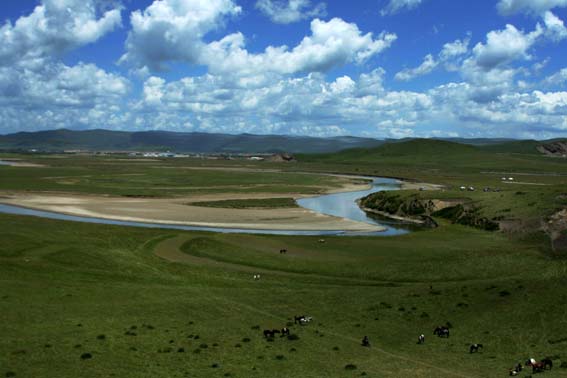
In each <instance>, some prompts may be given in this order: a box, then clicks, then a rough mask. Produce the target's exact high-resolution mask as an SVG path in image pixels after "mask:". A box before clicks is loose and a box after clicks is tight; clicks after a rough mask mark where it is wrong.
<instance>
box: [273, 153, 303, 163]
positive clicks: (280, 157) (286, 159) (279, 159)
mask: <svg viewBox="0 0 567 378" xmlns="http://www.w3.org/2000/svg"><path fill="white" fill-rule="evenodd" d="M266 161H269V162H272V163H295V162H297V159H296V158H295V156H293V155H291V154H288V153H282V154H275V155H272V156H270V157H269V158H267V159H266Z"/></svg>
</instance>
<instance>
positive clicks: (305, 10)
mask: <svg viewBox="0 0 567 378" xmlns="http://www.w3.org/2000/svg"><path fill="white" fill-rule="evenodd" d="M256 8H257V9H259V10H260V11H261V12H262V13H264V14H265V15H266V16H268V17H269V18H270V19H271V20H272V21H273V22H275V23H277V24H290V23H293V22H297V21H301V20H305V19H309V18H313V17H324V16H326V15H327V5H326V4H325V3H318V4H317V5H314V6H312V5H311V1H310V0H287V1H284V0H258V1H257V2H256Z"/></svg>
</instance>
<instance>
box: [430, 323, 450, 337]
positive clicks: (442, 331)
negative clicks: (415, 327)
mask: <svg viewBox="0 0 567 378" xmlns="http://www.w3.org/2000/svg"><path fill="white" fill-rule="evenodd" d="M433 334H434V335H437V336H439V337H447V338H448V337H449V328H447V327H444V326H439V327H437V328H435V330H434V331H433Z"/></svg>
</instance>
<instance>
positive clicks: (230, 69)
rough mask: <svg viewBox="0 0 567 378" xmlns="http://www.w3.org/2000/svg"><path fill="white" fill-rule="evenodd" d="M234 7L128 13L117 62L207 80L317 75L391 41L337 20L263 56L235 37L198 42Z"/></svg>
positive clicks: (175, 1) (191, 1) (180, 3)
mask: <svg viewBox="0 0 567 378" xmlns="http://www.w3.org/2000/svg"><path fill="white" fill-rule="evenodd" d="M240 11H241V9H240V7H238V6H236V4H235V3H234V2H233V1H232V0H212V1H209V2H202V1H200V0H162V1H155V2H154V3H152V4H151V5H150V6H149V7H148V8H147V9H145V10H144V11H143V12H142V11H135V12H133V13H132V16H131V22H132V31H131V32H130V33H129V36H128V40H127V42H126V51H127V52H126V54H124V55H123V56H122V58H121V62H128V63H130V64H132V65H133V66H134V67H136V68H138V69H144V68H145V69H146V70H147V69H149V70H150V71H160V70H163V69H165V68H166V67H167V63H168V62H175V61H177V62H185V63H188V64H197V65H204V66H207V67H208V69H209V70H210V72H211V73H213V74H220V73H224V74H230V75H233V76H255V77H256V80H259V81H262V80H263V78H262V76H266V75H269V74H270V73H275V74H294V73H299V72H323V71H327V70H329V69H330V68H332V67H335V66H338V65H342V64H346V63H355V64H361V63H364V62H365V61H367V60H368V59H369V58H371V57H372V56H374V55H376V54H378V53H380V52H381V51H383V50H384V49H386V48H388V47H389V46H390V45H391V44H392V43H393V42H394V41H395V40H396V35H395V34H390V33H385V32H383V33H381V34H380V35H378V36H376V38H375V37H374V35H373V34H372V33H366V34H364V33H363V32H362V31H361V30H360V29H359V28H358V26H357V25H356V24H352V23H347V22H345V21H343V20H342V19H340V18H333V19H331V20H329V21H323V20H320V19H314V20H312V21H311V35H309V36H306V37H304V38H303V40H302V41H301V42H300V43H299V44H298V45H296V46H295V47H293V48H289V47H288V46H285V45H283V46H268V47H267V48H266V49H265V51H264V52H263V53H257V54H255V53H250V52H249V51H248V50H247V49H246V39H245V37H244V35H243V34H242V33H240V32H236V33H232V34H229V35H226V36H224V37H223V38H221V39H220V40H216V41H211V42H205V41H204V40H203V37H204V36H205V35H206V34H207V33H209V32H210V31H212V30H214V29H217V28H218V27H219V25H220V24H221V23H222V21H223V20H224V19H225V18H226V17H227V16H230V15H235V14H238V13H239V12H240Z"/></svg>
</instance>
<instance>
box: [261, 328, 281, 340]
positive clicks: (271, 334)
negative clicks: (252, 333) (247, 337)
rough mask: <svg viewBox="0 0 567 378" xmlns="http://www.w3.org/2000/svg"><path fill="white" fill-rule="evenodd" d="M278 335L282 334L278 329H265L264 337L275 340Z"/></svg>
mask: <svg viewBox="0 0 567 378" xmlns="http://www.w3.org/2000/svg"><path fill="white" fill-rule="evenodd" d="M276 333H280V331H279V330H277V329H265V330H264V337H266V338H270V339H273V338H274V336H275V335H276Z"/></svg>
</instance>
